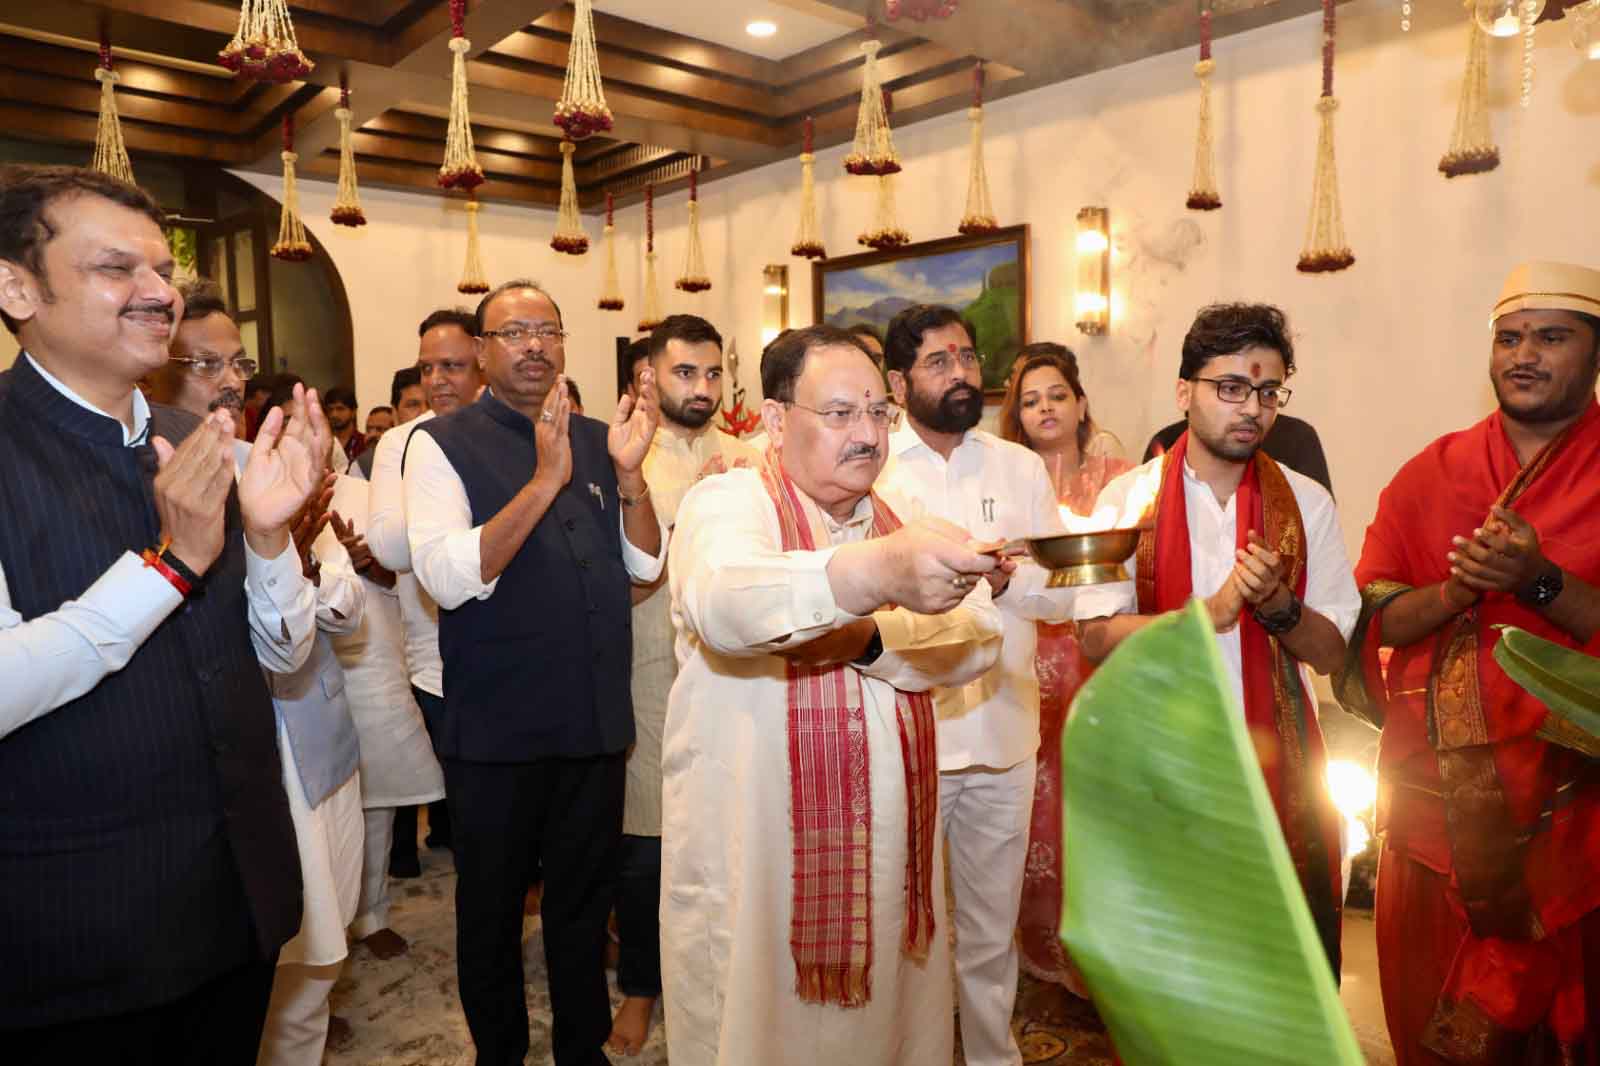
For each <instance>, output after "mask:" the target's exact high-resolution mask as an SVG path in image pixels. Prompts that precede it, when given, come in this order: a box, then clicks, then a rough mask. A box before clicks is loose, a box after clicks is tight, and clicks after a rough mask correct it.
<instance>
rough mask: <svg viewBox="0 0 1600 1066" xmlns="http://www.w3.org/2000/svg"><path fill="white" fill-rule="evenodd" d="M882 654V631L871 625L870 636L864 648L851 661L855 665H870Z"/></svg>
mask: <svg viewBox="0 0 1600 1066" xmlns="http://www.w3.org/2000/svg"><path fill="white" fill-rule="evenodd" d="M882 654H883V633H881V632H880V631H879V630H878V627H877V626H873V627H872V637H871V639H870V640H868V641H867V646H866V648H865V649H864V650H863V651H862V652H861V654H860V655H858V656H856V657H855V659H854V660H852V661H853V662H854V664H855V665H856V666H871V665H872V664H873V663H875V662H877V661H878V657H879V656H881V655H882Z"/></svg>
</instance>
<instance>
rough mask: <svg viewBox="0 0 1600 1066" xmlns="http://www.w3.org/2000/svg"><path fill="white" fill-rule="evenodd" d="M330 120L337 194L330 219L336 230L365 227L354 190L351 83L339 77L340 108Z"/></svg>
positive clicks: (343, 77)
mask: <svg viewBox="0 0 1600 1066" xmlns="http://www.w3.org/2000/svg"><path fill="white" fill-rule="evenodd" d="M333 117H334V118H336V119H338V120H339V193H338V195H337V196H335V197H334V200H333V210H332V211H330V212H329V213H328V214H329V217H330V218H332V219H333V224H334V225H335V226H350V227H355V226H365V225H366V224H367V216H366V215H365V214H364V213H363V212H362V210H361V191H360V190H359V189H358V188H356V152H355V144H354V142H353V141H352V140H351V133H350V120H351V118H352V113H351V111H350V79H349V78H348V77H347V76H346V75H344V74H341V75H339V107H338V108H337V109H336V110H335V111H334V113H333Z"/></svg>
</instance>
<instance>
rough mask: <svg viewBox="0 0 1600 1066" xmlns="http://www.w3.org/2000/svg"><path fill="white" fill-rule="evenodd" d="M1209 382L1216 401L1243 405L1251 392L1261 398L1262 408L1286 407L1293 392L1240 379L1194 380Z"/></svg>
mask: <svg viewBox="0 0 1600 1066" xmlns="http://www.w3.org/2000/svg"><path fill="white" fill-rule="evenodd" d="M1194 380H1196V381H1207V382H1210V383H1211V384H1212V385H1213V386H1214V387H1215V388H1216V390H1217V399H1219V400H1221V401H1222V402H1223V403H1244V402H1245V401H1246V400H1248V399H1249V398H1250V394H1251V393H1252V392H1254V393H1257V394H1258V395H1260V397H1261V406H1262V407H1287V406H1289V397H1291V396H1293V395H1294V390H1293V389H1290V388H1286V387H1284V386H1282V385H1252V384H1250V383H1249V382H1248V381H1245V380H1244V379H1242V378H1195V379H1194Z"/></svg>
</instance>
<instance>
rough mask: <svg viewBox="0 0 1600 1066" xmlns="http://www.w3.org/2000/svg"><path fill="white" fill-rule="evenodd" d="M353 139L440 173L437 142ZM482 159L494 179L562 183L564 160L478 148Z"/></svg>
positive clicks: (359, 147)
mask: <svg viewBox="0 0 1600 1066" xmlns="http://www.w3.org/2000/svg"><path fill="white" fill-rule="evenodd" d="M350 140H351V143H352V145H353V146H354V148H355V151H356V154H357V155H359V156H363V157H366V158H369V159H386V160H396V161H399V162H403V163H416V164H420V165H424V166H431V167H433V169H434V171H435V174H436V176H437V171H438V169H439V156H440V152H439V148H438V146H437V145H433V144H428V143H427V142H424V141H411V140H405V139H404V138H400V137H385V136H383V135H381V134H375V133H354V134H352V135H351V137H350ZM332 150H333V149H331V148H330V149H329V151H332ZM478 162H479V163H480V164H482V166H483V170H484V173H486V174H488V175H490V177H491V178H494V177H497V176H502V175H504V176H511V177H517V178H522V179H524V180H527V181H542V182H547V183H549V184H552V185H560V184H561V164H560V163H547V162H542V161H540V160H537V159H529V158H528V157H527V156H521V155H509V154H507V153H504V152H497V151H495V150H494V149H492V148H483V147H480V148H479V150H478Z"/></svg>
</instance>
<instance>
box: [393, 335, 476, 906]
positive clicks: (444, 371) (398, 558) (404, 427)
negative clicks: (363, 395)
mask: <svg viewBox="0 0 1600 1066" xmlns="http://www.w3.org/2000/svg"><path fill="white" fill-rule="evenodd" d="M417 337H418V340H417V365H416V366H415V367H411V368H408V369H410V370H414V371H415V372H416V375H417V376H416V379H415V382H416V384H420V386H421V390H422V393H423V398H424V399H425V400H426V407H425V408H424V409H423V410H422V411H421V413H419V414H417V415H416V416H415V417H414V418H413V417H409V416H408V415H406V412H409V411H410V410H412V405H411V402H410V401H408V397H412V398H413V399H414V393H415V391H416V385H415V384H413V379H412V377H411V375H410V374H407V373H406V371H405V370H401V371H397V372H396V373H395V379H394V386H393V389H392V391H393V393H394V396H395V410H396V411H399V412H401V413H402V417H401V419H400V427H399V431H398V432H396V433H386V434H384V436H383V439H381V440H380V441H378V446H377V447H376V448H375V449H373V453H374V458H373V462H372V473H371V475H370V477H371V481H372V488H371V490H370V491H369V493H368V504H367V546H368V547H369V548H370V549H371V551H372V556H373V558H374V559H376V560H377V561H378V562H379V563H380V564H382V565H383V566H384V567H386V568H388V569H389V570H391V571H393V572H394V574H395V590H396V592H397V594H398V595H399V598H400V617H401V621H402V622H403V625H404V629H405V635H406V664H407V666H408V667H409V669H410V671H411V692H412V695H413V696H415V697H416V700H417V704H418V706H420V707H421V708H422V718H423V721H424V722H426V723H427V726H428V735H429V736H431V737H432V738H433V739H434V743H435V746H437V744H438V735H439V734H438V729H439V722H440V720H441V719H442V718H443V716H444V663H443V660H441V659H440V658H439V605H438V604H436V603H434V602H433V597H432V596H429V595H428V591H427V590H426V589H424V588H423V587H422V586H421V585H420V584H418V582H417V578H416V575H415V574H413V573H412V572H411V545H410V542H409V541H408V540H407V539H406V504H405V493H404V489H403V488H402V487H401V476H400V475H401V466H402V462H403V459H404V456H405V451H406V444H407V442H408V441H410V439H411V434H412V433H413V432H414V431H415V430H416V428H417V427H418V426H420V425H422V424H423V423H425V422H427V421H428V420H429V419H431V418H435V417H438V416H440V415H447V414H449V413H451V412H452V411H455V410H457V409H459V408H460V407H461V406H462V405H463V404H469V403H471V402H472V401H473V400H475V399H476V398H477V396H478V391H479V390H480V389H481V388H483V372H482V371H481V370H480V369H479V367H478V344H477V338H478V326H477V322H476V320H475V319H474V318H473V315H472V312H471V311H468V310H467V309H466V308H464V307H446V308H440V309H439V310H437V311H434V312H432V313H431V314H429V315H428V316H427V317H426V318H424V319H423V320H422V322H421V324H420V325H418V326H417ZM403 374H404V375H405V377H404V378H402V377H401V375H403ZM450 841H451V834H450V808H449V800H448V799H442V800H439V801H437V802H435V803H433V804H432V805H430V806H429V807H428V840H427V843H428V845H429V846H430V847H445V848H447V847H449V846H450ZM421 872H422V865H421V863H420V862H419V861H418V860H417V809H416V808H415V807H401V808H400V809H399V810H397V811H396V812H395V819H394V841H393V851H392V853H391V857H390V862H389V873H390V874H391V875H392V876H395V877H416V876H417V875H418V874H420V873H421Z"/></svg>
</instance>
